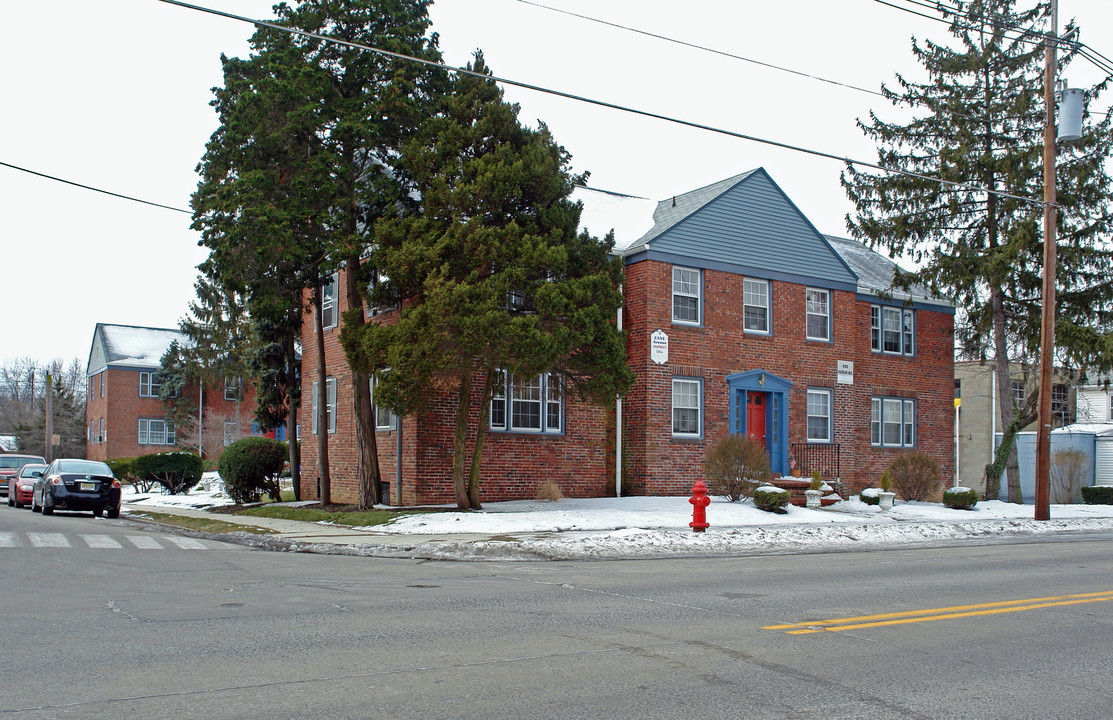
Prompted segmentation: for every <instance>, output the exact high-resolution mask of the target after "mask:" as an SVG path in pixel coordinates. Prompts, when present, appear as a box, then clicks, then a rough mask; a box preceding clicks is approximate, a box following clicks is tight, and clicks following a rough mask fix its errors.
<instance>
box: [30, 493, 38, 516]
mask: <svg viewBox="0 0 1113 720" xmlns="http://www.w3.org/2000/svg"><path fill="white" fill-rule="evenodd" d="M35 497H36V496H35V493H31V512H38V511H39V503H38V502H36V501H35Z"/></svg>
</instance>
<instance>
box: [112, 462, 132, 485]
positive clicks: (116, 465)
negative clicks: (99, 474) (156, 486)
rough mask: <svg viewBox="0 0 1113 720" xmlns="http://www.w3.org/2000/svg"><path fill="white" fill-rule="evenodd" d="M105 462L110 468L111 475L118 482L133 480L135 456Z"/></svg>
mask: <svg viewBox="0 0 1113 720" xmlns="http://www.w3.org/2000/svg"><path fill="white" fill-rule="evenodd" d="M106 462H107V463H108V467H110V468H111V469H112V475H113V476H115V477H116V479H117V480H119V481H120V482H134V481H135V479H136V478H135V470H134V468H135V458H116V459H114V460H108V461H106Z"/></svg>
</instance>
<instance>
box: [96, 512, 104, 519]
mask: <svg viewBox="0 0 1113 720" xmlns="http://www.w3.org/2000/svg"><path fill="white" fill-rule="evenodd" d="M103 515H104V510H94V511H93V517H95V518H99V517H101V516H103Z"/></svg>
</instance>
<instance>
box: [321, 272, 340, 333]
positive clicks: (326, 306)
mask: <svg viewBox="0 0 1113 720" xmlns="http://www.w3.org/2000/svg"><path fill="white" fill-rule="evenodd" d="M339 290H340V273H333V274H332V279H330V280H329V282H328V283H327V284H325V285H322V286H321V327H323V328H325V329H326V330H327V329H328V328H331V327H336V324H337V322H338V320H339V318H338V312H337V310H338V309H339V308H338V307H337V302H336V301H337V294H338V292H339Z"/></svg>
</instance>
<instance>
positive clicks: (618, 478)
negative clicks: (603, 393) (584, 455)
mask: <svg viewBox="0 0 1113 720" xmlns="http://www.w3.org/2000/svg"><path fill="white" fill-rule="evenodd" d="M624 304H625V295H623V305H624ZM618 330H619V332H622V305H619V307H618ZM614 495H615V497H622V396H621V395H616V396H615V400H614Z"/></svg>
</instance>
